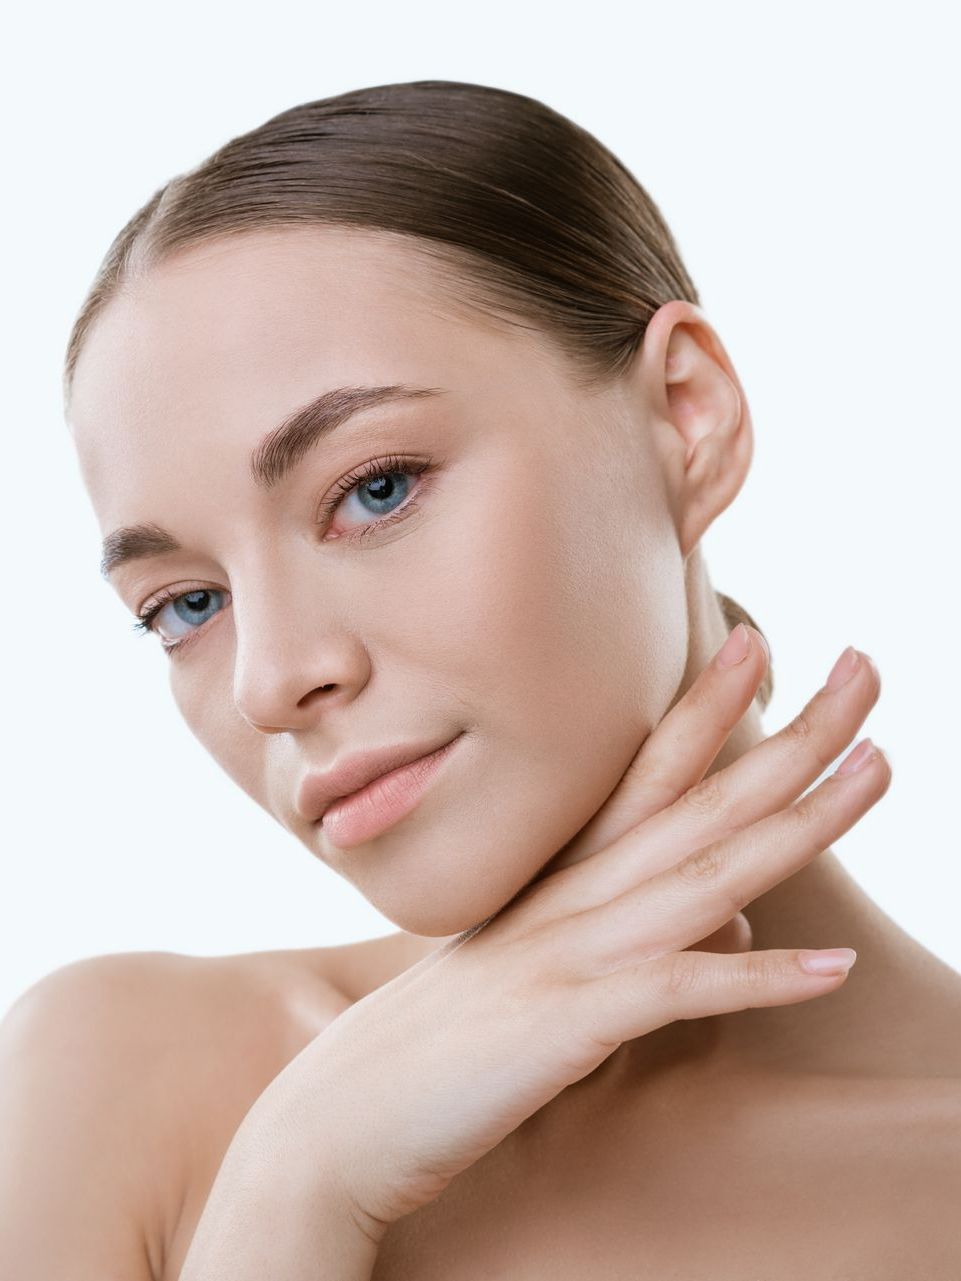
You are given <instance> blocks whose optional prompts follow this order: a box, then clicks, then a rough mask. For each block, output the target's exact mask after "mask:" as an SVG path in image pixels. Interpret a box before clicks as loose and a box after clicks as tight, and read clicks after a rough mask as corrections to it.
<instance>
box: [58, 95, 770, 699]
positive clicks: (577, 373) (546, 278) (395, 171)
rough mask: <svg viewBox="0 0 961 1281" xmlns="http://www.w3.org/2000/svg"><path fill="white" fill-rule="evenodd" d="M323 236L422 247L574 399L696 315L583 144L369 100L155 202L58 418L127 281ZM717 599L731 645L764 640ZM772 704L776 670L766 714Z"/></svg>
mask: <svg viewBox="0 0 961 1281" xmlns="http://www.w3.org/2000/svg"><path fill="white" fill-rule="evenodd" d="M318 223H320V224H336V225H338V226H348V227H354V228H360V229H368V230H375V231H385V232H393V233H399V234H402V235H407V236H411V237H416V238H417V241H418V247H419V248H420V249H422V250H423V251H424V252H426V253H427V254H428V255H430V256H431V257H432V258H433V259H435V260H436V261H438V262H439V263H440V264H441V265H443V266H445V267H447V268H448V269H449V271H450V272H451V273H452V278H453V280H454V281H455V283H456V289H457V291H458V298H459V300H460V301H461V302H465V301H466V302H467V303H468V304H473V305H474V306H475V307H477V308H478V309H479V310H480V311H482V312H487V313H488V314H492V315H496V316H498V317H500V318H501V319H503V320H506V321H507V322H508V323H509V324H518V325H521V326H531V325H532V326H534V327H536V328H537V329H539V330H540V331H541V332H542V333H543V334H545V335H546V336H547V338H548V339H550V340H552V341H553V342H554V343H555V344H556V345H557V347H558V349H559V350H560V351H561V353H562V354H563V355H565V356H566V357H567V358H568V361H569V364H570V368H571V373H572V377H573V378H574V380H575V381H576V382H577V383H578V384H579V385H580V386H581V387H587V388H591V387H596V386H600V385H603V384H604V383H606V382H608V381H609V380H611V379H614V378H616V377H617V376H618V375H619V374H620V373H622V372H623V371H624V370H625V369H626V368H627V367H628V366H629V364H630V362H631V358H632V357H633V355H634V353H635V352H636V351H637V350H638V348H639V347H640V345H641V343H642V341H643V338H644V333H645V331H646V328H647V324H648V321H649V320H650V319H651V317H652V316H653V315H654V313H655V312H656V311H657V310H658V308H659V307H661V306H662V305H663V304H664V303H665V302H669V301H670V300H671V299H674V298H682V299H686V300H687V301H688V302H691V303H693V304H695V305H696V306H700V299H699V297H698V294H697V290H696V289H695V287H694V284H693V282H692V280H691V278H690V276H689V275H688V273H687V271H686V269H685V267H684V264H683V263H682V261H681V257H680V254H679V253H678V249H677V245H676V244H675V241H674V238H673V236H672V235H671V232H670V230H669V229H668V227H667V224H666V223H665V221H664V219H663V217H662V215H661V213H660V211H659V209H658V208H657V206H656V205H655V203H654V202H653V200H652V199H651V198H650V196H649V195H648V194H647V192H646V191H645V190H644V188H643V187H642V186H641V185H640V183H639V182H638V181H637V179H636V178H635V177H634V176H633V174H631V173H630V171H629V170H628V169H627V168H626V167H625V166H624V165H623V164H622V163H621V162H620V161H619V160H618V159H617V157H616V156H615V155H613V153H612V152H610V151H609V150H608V149H607V148H606V147H605V146H604V145H603V144H602V143H600V142H599V141H598V140H597V139H596V138H595V137H594V136H593V135H592V134H590V133H588V132H587V131H586V130H585V129H583V128H581V127H580V126H578V125H576V124H574V122H573V121H571V120H569V119H567V117H565V116H563V115H561V114H560V113H559V112H557V111H554V110H553V109H552V108H550V107H548V106H546V105H545V104H543V103H541V102H539V101H537V99H535V98H529V97H526V96H525V95H523V94H519V93H512V92H510V91H508V90H505V89H495V88H491V87H490V86H487V85H477V84H466V83H461V82H458V81H451V80H417V81H413V82H410V83H405V84H388V85H377V86H374V87H371V88H365V89H355V90H352V91H350V92H348V93H342V94H338V95H336V96H335V97H330V98H321V99H319V100H317V101H316V102H307V103H303V104H301V105H300V106H296V107H292V108H290V109H289V110H287V111H283V112H281V113H280V114H279V115H276V116H273V117H272V118H271V119H269V120H267V121H266V122H265V123H264V124H262V125H260V126H259V127H257V128H255V129H252V130H250V131H249V132H248V133H245V134H241V135H240V136H239V137H236V138H233V139H231V140H230V141H229V142H227V143H225V144H224V145H223V146H222V147H220V148H219V149H218V150H216V151H215V152H214V153H213V154H212V155H211V156H209V157H208V159H206V160H205V161H203V162H202V163H201V164H199V165H197V166H196V167H195V168H193V169H190V170H188V171H187V172H185V173H183V174H181V175H179V176H177V177H174V178H172V179H171V180H170V181H169V182H167V183H166V184H165V185H164V186H162V187H160V188H159V189H158V190H157V191H156V192H155V193H154V195H153V196H152V197H151V198H150V199H149V200H148V201H147V202H146V204H144V205H143V206H142V208H141V209H139V210H138V211H137V212H136V213H135V214H134V215H133V217H132V218H131V219H130V220H129V221H128V223H127V224H126V226H125V227H124V228H123V229H122V230H121V231H120V232H119V234H118V235H117V236H116V237H115V239H114V241H113V243H112V244H111V245H110V248H109V249H108V251H107V254H106V256H105V257H104V259H103V262H102V263H101V266H100V268H99V270H98V272H97V275H96V277H95V279H94V282H93V284H92V286H91V287H90V290H89V292H88V294H87V297H86V299H85V300H84V302H83V305H82V307H81V309H80V312H79V314H78V316H77V319H76V321H75V322H74V325H73V328H72V330H71V332H70V337H69V341H68V344H67V351H66V360H65V367H64V399H65V403H69V397H70V388H71V384H72V380H73V375H74V370H75V367H76V363H77V359H78V356H79V353H80V349H81V347H82V345H83V342H84V338H85V336H86V334H87V333H88V331H89V329H90V327H91V325H92V324H93V323H94V321H95V320H96V318H97V316H98V315H99V313H100V312H101V311H102V310H103V308H104V306H105V305H106V303H107V302H108V301H109V300H110V298H111V297H112V296H113V294H114V293H115V292H116V291H118V290H121V289H122V288H123V287H124V285H125V284H126V283H127V282H128V281H132V280H134V279H136V278H137V277H138V276H139V275H141V274H143V273H145V272H146V271H148V270H149V269H150V267H151V266H152V265H154V264H157V263H160V262H162V261H164V260H165V259H167V258H169V257H172V256H173V255H174V254H176V252H177V251H178V250H181V249H186V248H187V247H189V246H193V245H196V244H199V243H201V242H203V241H206V240H212V239H221V238H223V237H227V236H230V235H236V234H242V233H244V232H247V231H256V230H261V229H264V228H268V227H278V226H283V225H289V224H318ZM715 594H716V596H717V600H718V603H719V605H720V607H721V610H722V613H723V615H724V619H725V621H726V623H727V625H728V627H729V628H732V627H734V626H736V624H737V623H739V622H742V621H743V622H745V623H749V624H750V625H751V626H752V627H757V624H756V623H755V622H754V620H753V619H752V618H751V616H750V615H749V614H748V613H747V611H746V610H745V609H743V607H742V606H740V605H738V604H737V602H736V601H734V600H732V599H731V598H730V597H729V596H726V595H724V593H722V592H716V593H715ZM759 630H760V629H759ZM772 688H773V680H772V673H771V668H770V665H769V666H768V669H767V671H766V673H765V676H764V679H763V681H762V682H761V685H760V687H759V689H758V693H757V700H758V701H759V703H760V705H761V707H762V709H763V708H764V707H766V706H767V704H768V703H769V701H770V698H771V692H772Z"/></svg>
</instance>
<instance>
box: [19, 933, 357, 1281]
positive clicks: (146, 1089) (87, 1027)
mask: <svg viewBox="0 0 961 1281" xmlns="http://www.w3.org/2000/svg"><path fill="white" fill-rule="evenodd" d="M325 951H326V949H319V956H318V957H316V958H311V959H312V960H313V963H312V964H308V963H307V960H308V958H307V956H306V955H305V954H298V953H295V952H291V953H284V952H277V953H271V952H265V953H250V954H238V955H236V956H218V957H196V956H185V955H182V954H179V953H172V952H129V953H120V954H114V955H105V956H94V957H88V958H84V959H83V960H80V961H75V962H73V963H71V964H69V965H65V966H63V967H61V968H60V969H57V970H55V971H53V972H51V973H50V974H47V975H45V976H44V977H43V978H41V979H40V980H39V981H38V982H36V983H34V984H33V985H32V986H31V987H30V988H28V989H27V990H26V991H25V992H24V993H22V994H21V995H20V997H18V999H17V1000H16V1001H15V1002H14V1004H13V1005H12V1006H11V1007H10V1009H9V1010H8V1011H7V1013H6V1015H5V1016H4V1018H3V1019H2V1020H0V1132H2V1133H3V1134H4V1143H3V1145H0V1150H2V1151H0V1203H2V1204H3V1205H4V1207H5V1213H4V1216H3V1219H4V1221H5V1224H6V1226H5V1227H4V1228H2V1229H0V1275H3V1276H28V1275H39V1274H42V1275H50V1276H54V1275H63V1276H66V1275H70V1276H71V1277H74V1278H76V1281H86V1278H88V1277H90V1278H91V1279H92V1278H94V1277H96V1278H97V1281H112V1279H113V1278H117V1281H119V1279H120V1278H123V1279H124V1281H151V1279H152V1278H157V1277H161V1276H163V1275H164V1274H165V1255H166V1253H167V1251H168V1249H169V1246H170V1244H171V1242H172V1240H173V1238H174V1236H175V1234H176V1232H177V1227H178V1224H179V1222H180V1219H181V1216H182V1212H183V1208H184V1204H185V1202H186V1201H188V1200H189V1197H190V1195H191V1189H192V1188H194V1187H195V1186H197V1185H198V1182H199V1184H200V1185H202V1184H203V1182H204V1180H205V1179H206V1178H207V1177H208V1174H209V1177H210V1179H211V1180H212V1178H213V1173H215V1172H216V1169H217V1168H218V1166H219V1163H220V1160H221V1159H222V1157H223V1153H224V1151H225V1150H226V1148H227V1146H228V1145H229V1142H230V1139H231V1137H232V1136H233V1134H234V1132H235V1130H236V1128H237V1126H238V1125H239V1124H240V1122H241V1120H242V1119H243V1117H244V1115H245V1114H246V1112H247V1110H248V1109H249V1108H250V1106H251V1105H252V1103H253V1102H254V1100H255V1099H256V1097H257V1096H258V1095H259V1094H260V1093H261V1092H262V1091H263V1090H264V1089H265V1088H266V1087H267V1085H268V1084H269V1083H270V1081H271V1080H272V1079H273V1078H274V1076H276V1075H277V1073H278V1072H279V1071H280V1070H281V1069H282V1068H283V1067H284V1066H285V1065H286V1063H287V1062H289V1060H290V1059H291V1058H292V1057H294V1055H296V1054H297V1053H298V1052H299V1051H300V1050H301V1049H302V1048H303V1047H304V1045H306V1044H307V1042H308V1041H309V1040H311V1039H312V1037H313V1036H315V1035H317V1034H318V1032H319V1031H321V1030H322V1029H323V1027H324V1026H325V1025H326V1024H327V1023H329V1022H330V1021H331V1020H332V1019H333V1018H336V1016H337V1014H338V1013H339V1012H340V1010H342V1009H343V1008H344V1007H345V1005H346V1004H348V1003H349V1002H348V1001H346V999H345V998H344V997H343V996H342V995H341V994H340V993H339V992H338V991H337V989H336V988H335V986H334V985H333V984H332V983H330V982H329V981H328V980H327V979H326V963H325V958H324V952H325ZM38 1269H39V1272H38Z"/></svg>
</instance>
